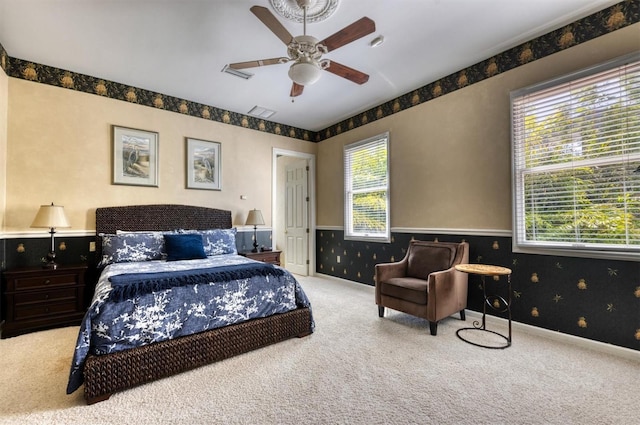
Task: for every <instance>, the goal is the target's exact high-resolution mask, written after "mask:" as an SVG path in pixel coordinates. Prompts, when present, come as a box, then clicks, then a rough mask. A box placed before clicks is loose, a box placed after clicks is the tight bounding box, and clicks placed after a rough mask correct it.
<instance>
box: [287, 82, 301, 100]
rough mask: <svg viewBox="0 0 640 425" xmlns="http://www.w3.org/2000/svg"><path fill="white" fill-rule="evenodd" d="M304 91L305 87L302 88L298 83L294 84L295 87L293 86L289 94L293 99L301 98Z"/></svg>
mask: <svg viewBox="0 0 640 425" xmlns="http://www.w3.org/2000/svg"><path fill="white" fill-rule="evenodd" d="M302 90H304V86H301V85H300V84H298V83H293V85H292V86H291V93H290V94H289V96H291V97H296V96H300V95H301V94H302Z"/></svg>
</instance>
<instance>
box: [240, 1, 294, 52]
mask: <svg viewBox="0 0 640 425" xmlns="http://www.w3.org/2000/svg"><path fill="white" fill-rule="evenodd" d="M250 10H251V12H253V14H254V15H256V16H257V17H258V19H260V20H261V21H262V23H263V24H265V25H266V26H267V28H269V29H270V30H271V32H272V33H274V34H275V35H276V36H277V37H278V38H279V39H280V40H282V42H283V43H284V44H287V45H288V44H289V43H291V40H293V36H292V35H291V34H290V33H289V31H287V29H286V28H285V27H284V26H283V25H282V24H281V23H280V21H278V20H277V19H276V17H275V16H273V14H272V13H271V12H269V9H267V8H266V7H262V6H252V7H251V9H250Z"/></svg>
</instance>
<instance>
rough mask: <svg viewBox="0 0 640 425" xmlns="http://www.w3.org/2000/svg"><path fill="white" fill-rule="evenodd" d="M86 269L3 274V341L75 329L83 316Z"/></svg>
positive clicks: (25, 269)
mask: <svg viewBox="0 0 640 425" xmlns="http://www.w3.org/2000/svg"><path fill="white" fill-rule="evenodd" d="M86 271H87V266H85V265H75V266H58V268H57V269H47V268H42V267H31V268H23V269H14V270H6V271H5V272H4V279H3V283H2V303H3V307H2V311H3V312H4V319H5V322H4V327H3V328H2V338H8V337H12V336H16V335H21V334H25V333H28V332H33V331H37V330H43V329H49V328H56V327H62V326H71V325H77V324H79V323H80V320H81V319H82V317H83V316H84V313H85V302H84V288H85V273H86Z"/></svg>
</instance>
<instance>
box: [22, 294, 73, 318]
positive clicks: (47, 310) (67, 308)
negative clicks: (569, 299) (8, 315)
mask: <svg viewBox="0 0 640 425" xmlns="http://www.w3.org/2000/svg"><path fill="white" fill-rule="evenodd" d="M77 307H78V306H77V303H76V300H75V299H71V300H67V301H65V302H56V303H36V304H26V305H21V306H15V308H14V309H13V318H12V319H13V320H28V319H35V318H38V317H49V316H55V315H59V314H70V313H75V312H77V311H78V308H77Z"/></svg>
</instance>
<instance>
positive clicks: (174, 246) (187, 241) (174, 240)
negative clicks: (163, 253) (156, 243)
mask: <svg viewBox="0 0 640 425" xmlns="http://www.w3.org/2000/svg"><path fill="white" fill-rule="evenodd" d="M164 246H165V249H166V250H167V261H177V260H195V259H200V258H207V254H205V252H204V247H203V246H202V235H199V234H197V233H185V234H178V235H164Z"/></svg>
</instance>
